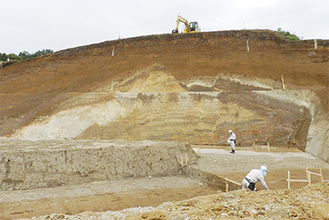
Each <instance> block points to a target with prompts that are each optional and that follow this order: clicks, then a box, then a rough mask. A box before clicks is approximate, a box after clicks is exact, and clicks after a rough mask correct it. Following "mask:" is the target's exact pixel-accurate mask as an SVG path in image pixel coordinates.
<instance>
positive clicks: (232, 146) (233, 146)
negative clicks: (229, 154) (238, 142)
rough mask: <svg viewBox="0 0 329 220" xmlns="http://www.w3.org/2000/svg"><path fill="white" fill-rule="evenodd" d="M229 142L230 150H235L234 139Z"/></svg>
mask: <svg viewBox="0 0 329 220" xmlns="http://www.w3.org/2000/svg"><path fill="white" fill-rule="evenodd" d="M229 143H230V145H231V149H232V151H235V143H234V141H229Z"/></svg>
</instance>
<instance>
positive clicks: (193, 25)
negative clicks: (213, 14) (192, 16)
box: [189, 21, 199, 32]
mask: <svg viewBox="0 0 329 220" xmlns="http://www.w3.org/2000/svg"><path fill="white" fill-rule="evenodd" d="M189 26H190V31H191V32H196V30H198V29H199V25H198V22H197V21H193V22H190V23H189Z"/></svg>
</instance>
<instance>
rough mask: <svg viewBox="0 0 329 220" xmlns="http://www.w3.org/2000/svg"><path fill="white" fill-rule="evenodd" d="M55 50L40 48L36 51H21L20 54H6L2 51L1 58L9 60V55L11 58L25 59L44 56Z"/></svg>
mask: <svg viewBox="0 0 329 220" xmlns="http://www.w3.org/2000/svg"><path fill="white" fill-rule="evenodd" d="M52 53H53V51H52V50H50V49H43V50H38V51H37V52H35V53H32V54H31V53H29V52H27V51H23V52H20V53H19V54H18V55H16V54H14V53H11V54H5V53H0V60H1V61H7V59H8V56H9V59H10V60H25V59H29V58H36V57H40V56H44V55H47V54H52Z"/></svg>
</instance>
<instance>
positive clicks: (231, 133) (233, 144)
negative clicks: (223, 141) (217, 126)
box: [227, 130, 236, 154]
mask: <svg viewBox="0 0 329 220" xmlns="http://www.w3.org/2000/svg"><path fill="white" fill-rule="evenodd" d="M228 132H229V133H230V137H229V138H228V139H227V143H229V144H230V145H231V149H232V151H231V152H230V153H231V154H234V153H235V143H236V136H235V134H234V132H233V131H232V130H229V131H228Z"/></svg>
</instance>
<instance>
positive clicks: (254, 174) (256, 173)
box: [246, 169, 268, 190]
mask: <svg viewBox="0 0 329 220" xmlns="http://www.w3.org/2000/svg"><path fill="white" fill-rule="evenodd" d="M246 178H248V179H250V181H251V182H253V183H257V182H258V181H260V182H261V183H262V185H263V187H264V189H265V190H268V187H267V185H266V183H265V180H264V176H263V174H262V172H261V171H260V170H259V169H253V170H251V171H250V172H249V173H248V174H247V176H246Z"/></svg>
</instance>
